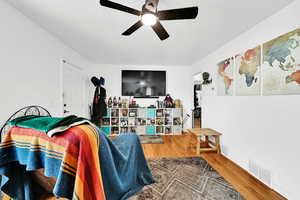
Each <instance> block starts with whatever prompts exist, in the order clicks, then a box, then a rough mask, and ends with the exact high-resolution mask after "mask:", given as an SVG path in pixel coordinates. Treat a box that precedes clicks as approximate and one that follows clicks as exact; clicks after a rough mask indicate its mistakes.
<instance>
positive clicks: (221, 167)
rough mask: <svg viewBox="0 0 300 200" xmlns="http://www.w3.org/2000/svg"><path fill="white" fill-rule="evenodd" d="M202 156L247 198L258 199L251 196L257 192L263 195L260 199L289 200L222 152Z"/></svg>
mask: <svg viewBox="0 0 300 200" xmlns="http://www.w3.org/2000/svg"><path fill="white" fill-rule="evenodd" d="M200 157H202V158H204V159H205V160H206V161H207V162H208V163H209V164H210V165H211V166H212V167H213V168H214V169H215V170H216V171H218V173H220V175H221V176H223V177H224V178H225V179H226V180H227V181H228V182H229V183H230V184H232V185H233V186H234V187H235V188H236V189H237V191H239V192H240V193H241V195H242V196H244V197H245V198H246V199H255V200H258V199H257V198H251V193H257V194H256V195H258V196H261V198H259V199H262V200H269V199H270V200H287V198H286V197H284V196H283V195H281V194H280V193H278V192H277V191H275V190H273V189H272V188H270V187H269V186H268V185H266V184H264V183H263V182H261V181H260V180H259V179H257V178H256V177H255V176H253V175H252V174H250V173H249V172H248V171H247V170H245V169H244V168H242V167H240V166H239V165H238V164H236V163H235V162H234V161H232V160H231V159H229V158H227V157H226V156H224V155H222V154H216V153H203V154H201V156H200ZM250 185H252V186H250Z"/></svg>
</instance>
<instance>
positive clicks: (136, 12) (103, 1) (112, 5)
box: [100, 0, 142, 16]
mask: <svg viewBox="0 0 300 200" xmlns="http://www.w3.org/2000/svg"><path fill="white" fill-rule="evenodd" d="M100 5H102V6H105V7H108V8H113V9H116V10H120V11H123V12H127V13H130V14H133V15H137V16H140V15H141V14H142V12H141V11H139V10H136V9H133V8H130V7H127V6H123V5H121V4H118V3H115V2H112V1H108V0H100Z"/></svg>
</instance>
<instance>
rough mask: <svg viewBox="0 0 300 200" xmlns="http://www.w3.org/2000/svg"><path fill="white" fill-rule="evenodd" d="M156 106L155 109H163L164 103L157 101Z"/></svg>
mask: <svg viewBox="0 0 300 200" xmlns="http://www.w3.org/2000/svg"><path fill="white" fill-rule="evenodd" d="M156 106H157V108H163V107H164V101H159V100H157V101H156Z"/></svg>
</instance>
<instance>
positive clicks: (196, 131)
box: [188, 128, 222, 154]
mask: <svg viewBox="0 0 300 200" xmlns="http://www.w3.org/2000/svg"><path fill="white" fill-rule="evenodd" d="M188 132H189V133H191V134H193V135H195V136H196V137H197V154H200V153H201V152H208V151H215V152H217V153H220V152H221V148H220V136H221V135H222V134H221V133H219V132H217V131H215V130H213V129H210V128H191V129H188ZM201 136H203V137H205V141H202V140H201ZM209 136H212V137H214V138H215V142H212V141H210V140H209ZM201 142H204V145H205V147H204V148H201ZM210 144H211V145H212V147H211V146H210Z"/></svg>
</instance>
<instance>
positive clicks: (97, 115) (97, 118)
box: [91, 76, 107, 126]
mask: <svg viewBox="0 0 300 200" xmlns="http://www.w3.org/2000/svg"><path fill="white" fill-rule="evenodd" d="M91 82H92V83H93V85H94V86H95V87H96V88H95V92H94V98H93V107H92V115H91V121H92V122H93V123H94V124H96V125H98V126H100V125H101V119H102V118H103V116H105V115H107V105H106V101H105V99H106V90H105V88H104V83H105V80H104V78H103V77H100V79H98V78H97V77H95V76H93V77H92V78H91Z"/></svg>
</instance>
